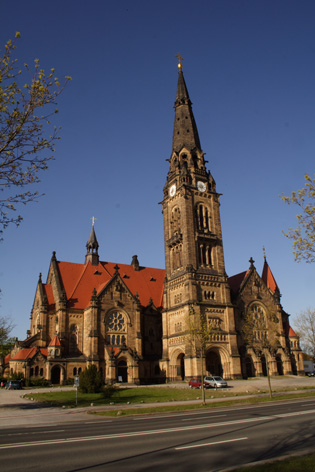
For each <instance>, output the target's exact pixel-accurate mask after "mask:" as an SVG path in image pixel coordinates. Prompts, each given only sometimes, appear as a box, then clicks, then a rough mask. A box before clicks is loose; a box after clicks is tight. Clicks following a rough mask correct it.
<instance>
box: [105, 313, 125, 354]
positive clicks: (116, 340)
mask: <svg viewBox="0 0 315 472" xmlns="http://www.w3.org/2000/svg"><path fill="white" fill-rule="evenodd" d="M105 323H106V341H107V343H108V344H110V345H112V346H121V345H123V344H126V335H127V323H126V318H125V315H124V314H123V313H121V312H119V311H114V312H112V313H110V314H109V316H108V318H107V320H106V322H105Z"/></svg>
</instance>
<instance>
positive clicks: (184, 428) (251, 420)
mask: <svg viewBox="0 0 315 472" xmlns="http://www.w3.org/2000/svg"><path fill="white" fill-rule="evenodd" d="M310 414H315V410H305V411H297V412H293V413H284V414H278V415H270V416H261V417H260V418H246V419H243V420H232V421H223V422H221V423H210V424H209V423H208V424H203V425H194V426H181V427H177V428H167V429H156V430H151V431H150V430H148V431H131V432H130V433H117V434H105V435H101V436H86V437H79V438H65V439H47V440H46V441H33V442H26V443H16V444H2V445H1V446H0V450H1V449H10V448H18V447H30V446H42V445H44V446H48V445H50V444H67V443H75V442H83V441H99V440H104V439H120V438H127V437H132V436H149V435H153V434H166V433H178V432H181V431H193V430H198V429H210V428H218V427H219V426H229V425H239V424H246V423H259V422H262V421H268V420H274V419H276V418H286V417H289V416H303V415H310Z"/></svg>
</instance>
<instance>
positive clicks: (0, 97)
mask: <svg viewBox="0 0 315 472" xmlns="http://www.w3.org/2000/svg"><path fill="white" fill-rule="evenodd" d="M19 37H20V33H16V36H15V39H14V40H13V41H11V40H9V41H8V42H7V43H6V45H5V48H4V51H2V52H1V51H0V192H3V193H2V198H1V199H0V234H1V233H2V232H3V230H4V228H6V227H7V226H8V225H9V224H10V223H15V224H16V225H19V223H20V222H21V220H22V217H21V215H17V216H16V215H14V212H15V211H16V206H17V205H18V204H21V203H22V204H24V205H25V204H27V203H29V202H31V201H33V200H34V199H36V198H37V197H38V196H39V195H38V192H36V191H31V190H27V189H25V187H27V188H28V187H29V186H30V185H32V184H36V183H38V182H39V181H40V179H39V174H40V172H41V171H44V170H46V169H47V168H48V162H49V161H50V160H51V159H52V158H53V152H54V150H55V149H54V146H55V143H56V141H57V140H58V139H59V129H58V128H57V127H56V126H53V125H52V124H51V121H50V120H51V118H52V116H53V115H54V114H55V113H57V111H58V110H57V109H56V104H57V98H58V96H59V95H60V94H61V92H62V91H63V90H64V88H65V86H66V84H67V83H68V82H69V80H71V77H66V78H65V80H64V82H63V83H62V84H61V83H60V82H59V80H58V78H57V77H56V76H55V71H54V69H51V70H50V71H49V73H48V74H46V73H45V71H44V70H43V69H42V68H41V67H40V65H39V60H38V59H35V60H34V66H33V67H30V66H28V65H27V64H24V66H23V67H22V68H19V67H18V65H17V59H14V57H13V53H14V50H15V48H16V41H17V39H18V38H19Z"/></svg>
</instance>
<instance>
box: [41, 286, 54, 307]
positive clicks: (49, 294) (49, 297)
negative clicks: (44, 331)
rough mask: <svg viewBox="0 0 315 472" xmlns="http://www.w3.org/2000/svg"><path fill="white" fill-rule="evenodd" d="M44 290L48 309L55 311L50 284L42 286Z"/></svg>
mask: <svg viewBox="0 0 315 472" xmlns="http://www.w3.org/2000/svg"><path fill="white" fill-rule="evenodd" d="M43 287H44V290H45V292H46V296H47V301H48V309H49V310H54V309H55V300H54V294H53V290H52V286H51V285H50V284H43Z"/></svg>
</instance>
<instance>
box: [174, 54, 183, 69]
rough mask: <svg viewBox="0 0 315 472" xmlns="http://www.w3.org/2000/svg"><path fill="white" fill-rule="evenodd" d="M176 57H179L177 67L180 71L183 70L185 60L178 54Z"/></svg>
mask: <svg viewBox="0 0 315 472" xmlns="http://www.w3.org/2000/svg"><path fill="white" fill-rule="evenodd" d="M175 57H177V59H178V65H177V67H178V68H179V69H181V68H182V67H183V65H182V61H183V60H184V58H183V57H182V56H181V55H180V54H179V53H178V54H176V55H175Z"/></svg>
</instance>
